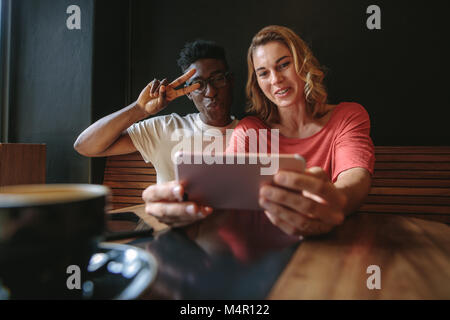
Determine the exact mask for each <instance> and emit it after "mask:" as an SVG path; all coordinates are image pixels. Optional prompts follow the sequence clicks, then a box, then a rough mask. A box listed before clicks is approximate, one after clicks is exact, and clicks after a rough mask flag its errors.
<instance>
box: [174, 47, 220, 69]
mask: <svg viewBox="0 0 450 320" xmlns="http://www.w3.org/2000/svg"><path fill="white" fill-rule="evenodd" d="M199 59H218V60H222V61H223V62H224V63H225V67H226V68H227V69H228V63H227V59H226V58H225V49H224V48H223V47H222V46H220V45H218V44H217V43H215V42H213V41H207V40H201V39H198V40H195V41H192V42H188V43H186V44H185V45H184V47H183V49H181V51H180V57H179V58H178V60H177V63H178V66H179V67H180V68H181V71H182V72H185V71H186V70H187V68H189V66H190V65H191V64H192V63H194V62H195V61H197V60H199Z"/></svg>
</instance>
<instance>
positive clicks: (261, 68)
mask: <svg viewBox="0 0 450 320" xmlns="http://www.w3.org/2000/svg"><path fill="white" fill-rule="evenodd" d="M289 57H290V56H282V57H281V58H278V59H277V61H275V63H278V62H280V61H281V60H283V59H285V58H289ZM263 69H265V67H259V68H258V69H256V70H255V71H259V70H263Z"/></svg>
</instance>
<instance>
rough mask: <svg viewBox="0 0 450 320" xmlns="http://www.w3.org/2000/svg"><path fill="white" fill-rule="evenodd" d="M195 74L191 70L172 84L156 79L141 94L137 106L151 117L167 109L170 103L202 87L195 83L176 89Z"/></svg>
mask: <svg viewBox="0 0 450 320" xmlns="http://www.w3.org/2000/svg"><path fill="white" fill-rule="evenodd" d="M194 74H195V69H191V70H189V71H188V72H186V73H185V74H183V75H182V76H180V77H178V78H177V79H175V80H174V81H172V82H171V83H168V81H167V79H164V80H162V81H159V80H157V79H154V80H153V81H152V82H150V83H149V84H148V85H147V86H146V87H145V88H144V90H142V92H141V93H140V95H139V97H138V99H137V105H138V106H139V107H140V108H141V109H142V110H144V111H145V112H146V113H148V114H149V115H153V114H156V113H158V112H159V111H161V110H162V109H164V108H165V107H167V105H168V104H169V102H170V101H172V100H175V99H176V98H178V97H181V96H183V95H185V94H188V93H190V92H192V91H194V90H196V89H198V88H199V87H200V84H198V83H195V84H193V85H190V86H188V87H183V88H180V89H175V88H177V87H179V86H180V85H182V84H183V83H185V82H186V81H187V80H188V79H189V78H191V77H192V76H193V75H194Z"/></svg>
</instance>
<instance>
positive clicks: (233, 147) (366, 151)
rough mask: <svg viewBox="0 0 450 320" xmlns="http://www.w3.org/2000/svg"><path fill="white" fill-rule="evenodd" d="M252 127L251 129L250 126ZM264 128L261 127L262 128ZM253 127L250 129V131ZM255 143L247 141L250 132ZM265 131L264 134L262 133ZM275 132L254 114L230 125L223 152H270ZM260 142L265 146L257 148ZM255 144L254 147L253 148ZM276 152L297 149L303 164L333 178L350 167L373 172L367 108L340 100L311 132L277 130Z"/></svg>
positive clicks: (288, 152) (291, 151)
mask: <svg viewBox="0 0 450 320" xmlns="http://www.w3.org/2000/svg"><path fill="white" fill-rule="evenodd" d="M252 129H253V130H252ZM264 129H265V130H264ZM252 131H253V132H252ZM255 132H258V133H259V134H255V135H253V136H254V137H257V140H258V143H257V144H256V145H255V143H254V142H252V144H250V143H249V141H254V140H251V138H250V137H252V133H255ZM266 132H267V134H265V133H266ZM275 137H276V134H274V135H273V137H272V135H271V132H270V127H269V126H267V125H266V124H265V123H264V122H263V121H261V120H260V119H259V118H257V117H254V116H249V117H246V118H244V119H242V120H241V121H240V122H239V124H238V125H237V127H236V128H235V129H234V132H233V135H232V136H231V140H230V144H229V146H228V148H227V152H242V150H245V152H269V153H270V152H271V149H272V148H273V149H274V150H273V152H274V153H276V147H274V146H273V145H274V143H275V140H274V139H273V138H275ZM261 143H263V145H262V146H264V144H265V145H266V146H265V148H267V149H266V150H267V151H266V150H263V149H261ZM255 148H256V149H255ZM278 153H280V154H295V153H298V154H300V155H301V156H303V157H304V158H305V160H306V165H307V167H308V168H309V167H316V166H317V167H321V168H322V169H323V170H324V171H325V172H326V173H327V174H328V176H329V177H330V179H331V181H333V182H335V181H336V179H337V177H338V176H339V174H340V173H341V172H343V171H345V170H348V169H351V168H356V167H360V168H365V169H367V170H368V171H369V172H370V173H371V174H373V169H374V163H375V153H374V146H373V142H372V139H371V138H370V119H369V115H368V113H367V111H366V110H365V109H364V108H363V107H362V106H361V105H360V104H358V103H353V102H342V103H340V104H339V105H337V106H336V107H335V108H334V109H333V111H332V115H331V117H330V119H329V120H328V122H327V123H326V124H325V126H324V127H323V128H322V129H321V130H320V131H319V132H317V133H315V134H314V135H312V136H310V137H308V138H304V139H299V138H287V137H284V136H283V135H281V134H279V152H278Z"/></svg>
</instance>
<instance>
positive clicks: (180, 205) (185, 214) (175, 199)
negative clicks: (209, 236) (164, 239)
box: [142, 181, 212, 227]
mask: <svg viewBox="0 0 450 320" xmlns="http://www.w3.org/2000/svg"><path fill="white" fill-rule="evenodd" d="M183 195H184V187H183V185H182V184H180V183H178V182H177V181H169V182H166V183H162V184H155V185H151V186H149V187H148V188H147V189H145V190H144V192H143V193H142V199H144V201H145V213H146V214H149V215H152V216H154V217H155V218H156V219H158V220H159V221H161V222H163V223H165V224H168V225H170V226H172V227H181V226H184V225H188V224H191V223H193V222H195V221H197V220H200V219H203V218H205V217H206V216H208V215H210V214H211V213H212V208H211V207H204V206H199V205H198V204H196V203H195V202H187V201H183Z"/></svg>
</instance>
